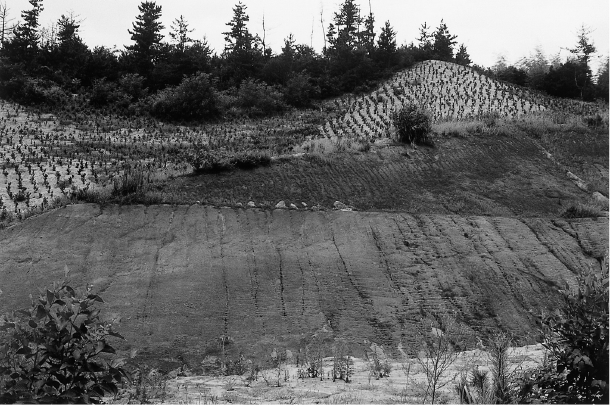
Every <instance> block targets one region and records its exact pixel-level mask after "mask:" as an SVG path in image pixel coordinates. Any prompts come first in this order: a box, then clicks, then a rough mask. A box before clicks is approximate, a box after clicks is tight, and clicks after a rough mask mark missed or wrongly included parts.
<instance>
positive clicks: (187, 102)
mask: <svg viewBox="0 0 610 405" xmlns="http://www.w3.org/2000/svg"><path fill="white" fill-rule="evenodd" d="M218 112H219V111H218V97H217V94H216V89H215V88H214V85H213V83H212V81H211V80H210V75H208V74H207V73H199V74H196V75H194V76H190V77H187V78H185V79H184V80H182V82H181V83H180V84H179V85H178V86H175V87H168V88H166V89H164V90H161V91H159V92H158V93H157V94H155V95H154V96H153V97H152V100H151V114H152V115H154V116H155V117H157V118H161V119H165V120H169V121H181V120H183V121H193V120H204V119H210V118H213V117H215V116H216V115H217V114H218Z"/></svg>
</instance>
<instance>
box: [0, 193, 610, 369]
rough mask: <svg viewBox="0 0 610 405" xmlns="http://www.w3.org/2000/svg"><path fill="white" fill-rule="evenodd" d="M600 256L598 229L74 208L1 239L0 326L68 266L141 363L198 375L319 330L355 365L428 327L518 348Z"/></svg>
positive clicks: (424, 218)
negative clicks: (0, 317) (198, 365)
mask: <svg viewBox="0 0 610 405" xmlns="http://www.w3.org/2000/svg"><path fill="white" fill-rule="evenodd" d="M607 244H608V224H607V220H606V219H599V220H594V219H586V220H569V221H566V220H548V219H535V218H530V219H518V218H502V217H495V218H494V217H476V216H468V217H461V216H453V215H450V216H447V215H425V214H422V215H409V214H402V213H374V212H367V213H362V212H337V211H331V212H324V211H318V212H311V211H297V210H271V211H264V210H258V209H229V208H225V209H217V208H211V207H205V206H201V205H192V206H150V207H143V206H123V207H121V206H107V207H105V208H100V207H99V206H97V205H93V204H88V205H73V206H68V207H66V208H61V209H57V210H54V211H51V212H47V213H45V214H42V215H39V216H37V217H34V218H30V219H28V220H26V221H24V222H22V223H19V224H17V225H15V226H13V227H10V228H7V229H4V230H2V231H1V232H0V246H1V248H0V263H3V265H2V266H0V279H1V280H2V290H3V292H4V293H3V294H2V295H1V296H0V312H5V311H7V310H9V309H14V308H15V306H27V305H28V304H29V300H28V298H27V297H28V294H30V293H35V292H36V291H37V288H39V287H42V286H44V285H46V284H48V283H50V282H52V281H55V280H59V279H61V278H62V277H63V274H64V268H65V266H67V267H68V268H69V269H70V274H71V277H72V280H73V285H81V286H82V285H84V284H85V283H89V284H93V285H94V287H95V291H97V292H100V293H101V295H102V296H103V298H104V300H105V301H106V302H107V304H106V305H105V309H104V312H105V314H106V316H107V317H109V318H116V319H121V321H120V325H118V326H119V327H118V330H119V331H120V332H121V333H122V334H124V335H125V336H126V337H127V339H128V340H127V345H129V347H137V348H139V349H142V350H143V351H144V352H146V353H149V355H150V356H153V357H156V358H169V359H173V360H172V361H176V362H178V361H177V360H176V359H177V358H178V356H179V355H182V356H183V357H184V358H191V359H194V361H201V359H202V358H203V357H204V356H205V355H206V354H214V353H216V354H217V351H218V345H217V339H218V337H219V336H221V335H226V336H230V337H231V338H232V339H233V342H234V347H235V348H237V349H239V350H241V351H243V352H244V353H245V354H248V355H254V354H256V353H263V352H264V353H268V352H267V351H266V350H267V349H268V345H269V344H274V345H280V346H284V347H288V348H291V349H294V350H298V349H299V348H301V347H303V345H304V344H306V343H307V342H309V341H310V339H311V338H312V336H313V334H315V333H316V332H318V331H326V332H328V333H330V334H331V337H337V338H342V339H346V340H347V341H348V342H351V344H353V346H354V354H361V352H360V350H359V348H360V349H362V347H366V346H367V345H370V343H371V342H374V343H376V344H378V345H383V346H384V347H385V348H386V350H387V351H388V352H393V351H395V350H396V349H397V347H399V346H398V345H399V344H402V347H403V348H404V349H405V350H407V351H416V350H417V348H418V345H419V344H420V341H419V337H418V336H419V335H418V333H419V332H420V328H421V326H420V320H421V319H422V318H431V319H434V317H435V316H436V315H437V314H439V313H442V312H447V313H451V314H453V316H455V317H456V318H457V319H458V320H459V321H460V322H461V323H463V324H465V325H467V326H468V327H469V328H470V329H471V330H472V331H473V332H474V333H476V334H478V335H481V334H485V333H486V332H488V331H490V330H497V329H502V330H507V331H510V332H513V333H515V334H516V335H518V336H521V337H525V336H526V335H527V334H528V333H530V332H531V331H532V330H535V321H536V313H537V312H539V311H540V310H542V309H545V308H547V309H548V308H553V307H554V306H556V305H557V304H559V300H560V297H559V294H558V293H557V289H558V288H562V287H563V286H564V285H565V283H568V284H571V285H574V283H575V274H576V273H577V272H579V271H581V270H582V269H583V268H584V267H585V266H588V265H596V261H595V259H594V257H596V256H600V255H603V252H604V251H605V249H606V246H607ZM530 311H531V312H530ZM366 342H369V343H366ZM266 345H267V346H266ZM178 365H179V364H178Z"/></svg>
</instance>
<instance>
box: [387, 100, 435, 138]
mask: <svg viewBox="0 0 610 405" xmlns="http://www.w3.org/2000/svg"><path fill="white" fill-rule="evenodd" d="M392 123H393V124H394V127H396V131H397V132H398V140H399V141H400V142H405V143H418V144H422V145H428V146H434V142H433V141H432V139H431V138H430V137H429V136H428V134H429V133H430V131H431V129H432V128H431V124H430V117H429V116H428V114H426V112H425V111H423V110H422V109H420V108H419V107H417V106H415V105H413V104H406V105H404V106H403V107H402V108H401V109H400V110H398V111H394V113H392Z"/></svg>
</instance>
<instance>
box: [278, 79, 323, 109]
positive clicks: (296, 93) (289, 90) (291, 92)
mask: <svg viewBox="0 0 610 405" xmlns="http://www.w3.org/2000/svg"><path fill="white" fill-rule="evenodd" d="M319 94H320V89H319V88H317V87H316V86H314V85H312V84H311V77H310V76H309V75H308V74H306V73H298V74H295V75H293V76H292V77H291V78H290V79H289V80H288V82H287V83H286V87H285V88H284V99H285V100H286V103H288V104H290V105H293V106H295V107H307V106H310V105H311V100H312V99H313V98H316V97H317V96H318V95H319Z"/></svg>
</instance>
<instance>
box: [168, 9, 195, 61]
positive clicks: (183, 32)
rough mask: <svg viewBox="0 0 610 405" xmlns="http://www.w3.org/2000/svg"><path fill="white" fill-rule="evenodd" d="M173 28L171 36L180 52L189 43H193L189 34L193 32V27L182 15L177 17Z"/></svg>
mask: <svg viewBox="0 0 610 405" xmlns="http://www.w3.org/2000/svg"><path fill="white" fill-rule="evenodd" d="M171 28H172V30H171V32H170V33H169V36H170V37H171V38H172V40H173V41H174V43H175V46H176V48H177V49H178V51H180V52H184V50H185V48H186V46H187V44H189V43H192V42H193V39H192V38H191V37H189V34H190V33H191V32H193V30H192V29H191V28H189V24H188V22H187V21H186V20H185V19H184V17H183V16H182V15H181V16H180V18H176V19H175V20H174V22H173V23H172V26H171Z"/></svg>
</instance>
